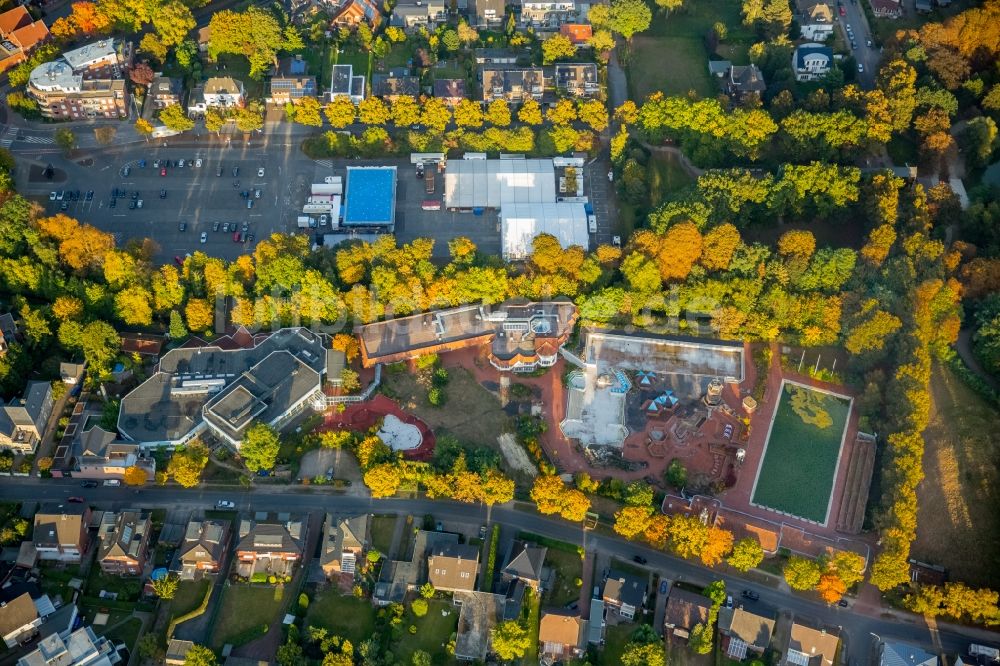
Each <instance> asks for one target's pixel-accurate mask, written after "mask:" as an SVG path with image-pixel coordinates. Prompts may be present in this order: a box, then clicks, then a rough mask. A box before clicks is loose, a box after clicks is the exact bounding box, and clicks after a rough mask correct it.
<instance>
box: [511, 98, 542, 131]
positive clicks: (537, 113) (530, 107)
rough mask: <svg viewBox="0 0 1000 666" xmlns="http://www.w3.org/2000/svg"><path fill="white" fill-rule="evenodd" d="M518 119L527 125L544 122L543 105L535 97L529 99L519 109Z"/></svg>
mask: <svg viewBox="0 0 1000 666" xmlns="http://www.w3.org/2000/svg"><path fill="white" fill-rule="evenodd" d="M517 119H518V120H520V121H521V122H522V123H524V124H525V125H541V124H542V107H541V105H539V103H538V102H536V101H535V100H533V99H529V100H527V101H525V102H524V103H523V104H521V108H520V109H518V111H517Z"/></svg>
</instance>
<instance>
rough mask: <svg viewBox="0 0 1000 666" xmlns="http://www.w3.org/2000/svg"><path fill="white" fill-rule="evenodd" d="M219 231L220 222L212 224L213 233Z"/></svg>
mask: <svg viewBox="0 0 1000 666" xmlns="http://www.w3.org/2000/svg"><path fill="white" fill-rule="evenodd" d="M218 230H219V223H218V222H215V223H213V224H212V231H218Z"/></svg>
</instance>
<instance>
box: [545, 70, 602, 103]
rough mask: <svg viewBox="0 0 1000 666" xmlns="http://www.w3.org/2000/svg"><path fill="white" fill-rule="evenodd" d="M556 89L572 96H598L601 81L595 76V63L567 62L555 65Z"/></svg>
mask: <svg viewBox="0 0 1000 666" xmlns="http://www.w3.org/2000/svg"><path fill="white" fill-rule="evenodd" d="M555 83H556V90H559V91H561V92H564V93H566V94H567V95H570V96H572V97H600V95H601V82H600V80H599V79H598V78H597V65H595V64H594V63H592V62H587V63H567V64H559V65H556V66H555Z"/></svg>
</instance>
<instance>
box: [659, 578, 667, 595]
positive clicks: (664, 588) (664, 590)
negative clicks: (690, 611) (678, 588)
mask: <svg viewBox="0 0 1000 666" xmlns="http://www.w3.org/2000/svg"><path fill="white" fill-rule="evenodd" d="M667 587H668V585H667V579H666V578H664V579H663V580H661V581H660V594H666V593H667Z"/></svg>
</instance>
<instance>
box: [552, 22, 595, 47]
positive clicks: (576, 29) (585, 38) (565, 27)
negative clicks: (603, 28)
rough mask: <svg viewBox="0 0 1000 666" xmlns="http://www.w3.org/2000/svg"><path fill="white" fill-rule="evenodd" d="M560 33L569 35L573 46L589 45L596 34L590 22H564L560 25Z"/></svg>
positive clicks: (565, 35) (564, 35)
mask: <svg viewBox="0 0 1000 666" xmlns="http://www.w3.org/2000/svg"><path fill="white" fill-rule="evenodd" d="M559 34H560V35H562V36H563V37H568V38H569V41H570V42H572V44H573V46H576V47H578V48H579V47H581V46H589V45H590V38H591V37H593V36H594V28H593V26H591V25H590V24H589V23H563V24H562V25H561V26H559Z"/></svg>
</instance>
